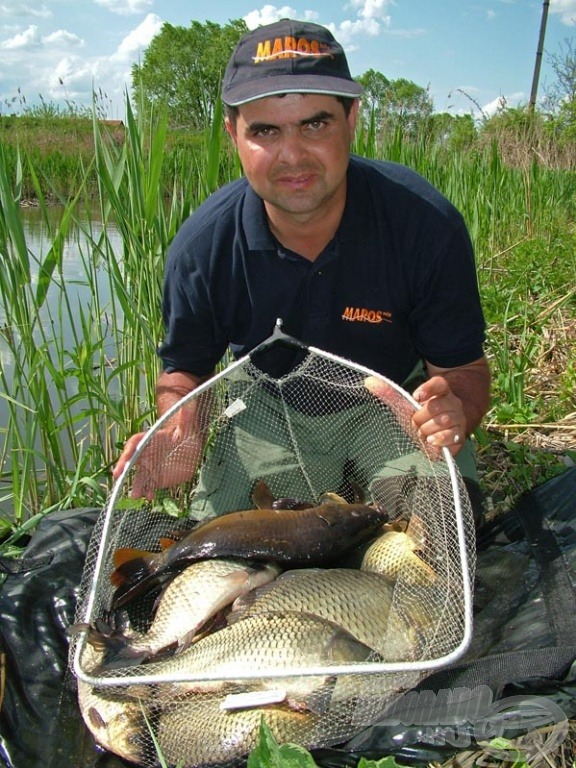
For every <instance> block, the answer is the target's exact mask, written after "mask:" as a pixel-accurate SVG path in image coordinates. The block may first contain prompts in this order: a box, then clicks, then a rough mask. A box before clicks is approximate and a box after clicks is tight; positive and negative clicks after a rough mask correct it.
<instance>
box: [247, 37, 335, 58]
mask: <svg viewBox="0 0 576 768" xmlns="http://www.w3.org/2000/svg"><path fill="white" fill-rule="evenodd" d="M297 56H332V52H331V50H330V46H328V45H326V44H325V43H320V42H319V41H318V40H308V39H307V38H305V37H300V38H295V37H277V38H275V39H274V40H263V41H262V42H260V43H258V47H257V49H256V56H254V63H255V64H259V63H260V62H262V61H271V60H272V61H273V60H274V59H295V58H296V57H297Z"/></svg>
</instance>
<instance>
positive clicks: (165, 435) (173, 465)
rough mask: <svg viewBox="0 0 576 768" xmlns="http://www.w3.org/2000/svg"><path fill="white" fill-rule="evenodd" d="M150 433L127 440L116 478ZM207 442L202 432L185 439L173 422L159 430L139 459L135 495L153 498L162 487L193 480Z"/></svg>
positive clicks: (135, 476) (136, 497)
mask: <svg viewBox="0 0 576 768" xmlns="http://www.w3.org/2000/svg"><path fill="white" fill-rule="evenodd" d="M146 434H147V433H146V432H138V433H137V434H135V435H132V437H130V438H129V439H128V440H127V441H126V444H125V446H124V449H123V450H122V453H121V454H120V457H119V458H118V461H117V462H116V465H115V467H114V469H113V470H112V476H113V478H114V480H118V478H119V477H120V476H121V474H122V473H123V472H124V470H125V469H126V466H127V465H128V463H129V462H130V461H131V460H132V458H133V456H134V454H135V452H136V449H137V448H138V446H139V445H140V442H141V441H142V440H143V439H144V437H145V436H146ZM203 445H204V441H203V440H202V439H200V437H199V436H198V435H190V436H188V437H186V438H184V437H183V435H182V433H181V430H180V429H179V428H178V427H173V426H171V425H170V424H168V425H167V426H165V427H163V428H162V429H158V430H156V432H155V434H154V435H153V436H152V437H151V438H150V440H149V441H148V443H147V444H146V445H145V447H144V448H143V450H142V453H141V454H140V455H139V456H138V458H137V459H136V462H135V466H134V470H135V471H134V476H133V479H132V490H131V496H132V498H134V499H139V498H145V499H147V500H148V501H152V500H153V499H154V494H155V492H156V491H157V490H158V489H159V488H170V487H172V486H175V485H180V483H185V482H188V481H189V480H191V479H192V477H193V476H194V472H195V471H196V468H197V466H198V463H199V462H200V459H201V457H202V451H203Z"/></svg>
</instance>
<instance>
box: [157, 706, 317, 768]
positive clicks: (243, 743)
mask: <svg viewBox="0 0 576 768" xmlns="http://www.w3.org/2000/svg"><path fill="white" fill-rule="evenodd" d="M220 702H221V698H220V697H218V696H199V697H195V698H193V699H191V700H186V701H178V702H176V703H175V704H174V705H172V706H169V707H166V708H165V709H164V710H163V711H162V713H161V715H160V718H159V722H158V730H157V733H156V739H157V742H158V748H159V751H160V753H161V754H162V755H163V757H164V759H165V760H166V762H167V764H168V765H178V766H179V767H180V768H209V767H210V766H214V768H215V767H216V766H219V767H220V766H222V765H228V764H236V761H238V760H240V759H242V758H244V757H246V756H247V755H248V754H249V753H250V752H251V751H252V750H253V749H254V748H255V747H256V746H257V744H258V739H259V731H260V724H261V721H262V719H264V721H265V722H266V724H267V726H268V727H269V728H270V731H271V732H272V736H273V737H274V738H275V740H276V741H277V742H278V743H280V744H282V743H286V742H292V743H298V744H301V745H306V747H307V748H308V749H312V748H314V747H316V746H320V745H322V744H323V743H324V740H325V738H326V728H325V721H323V718H322V717H321V716H317V715H314V714H312V713H309V712H296V711H294V710H290V709H286V708H283V707H281V706H267V707H255V708H250V709H240V710H225V709H221V707H220ZM323 725H324V727H322V726H323Z"/></svg>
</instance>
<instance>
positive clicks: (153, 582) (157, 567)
mask: <svg viewBox="0 0 576 768" xmlns="http://www.w3.org/2000/svg"><path fill="white" fill-rule="evenodd" d="M162 564H163V561H162V558H161V557H160V556H159V555H158V554H157V553H154V552H146V551H143V550H140V549H130V548H129V547H122V548H120V549H117V550H116V551H115V552H114V565H115V570H114V571H112V574H111V575H110V581H111V582H112V584H113V585H114V586H115V587H116V592H115V593H114V597H113V598H112V609H113V610H116V609H118V608H120V607H122V606H123V605H126V603H128V602H130V601H131V600H133V599H134V598H135V597H137V596H138V595H142V594H145V593H146V592H148V591H149V590H150V589H152V588H153V587H157V586H159V585H160V584H161V583H162V578H161V573H162Z"/></svg>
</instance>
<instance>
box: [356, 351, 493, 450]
mask: <svg viewBox="0 0 576 768" xmlns="http://www.w3.org/2000/svg"><path fill="white" fill-rule="evenodd" d="M428 371H429V373H430V376H431V378H430V379H428V380H427V381H425V382H424V383H423V384H421V385H420V386H419V387H418V389H416V391H415V392H414V394H413V397H414V399H415V400H416V401H417V402H418V403H419V404H420V408H418V409H416V410H414V408H413V406H412V405H411V404H410V402H409V401H408V400H407V399H406V398H405V397H404V396H403V395H402V394H400V393H399V392H397V391H396V390H395V389H394V388H393V387H391V386H389V385H388V384H386V383H385V382H383V381H381V380H380V379H377V378H376V377H374V376H369V377H368V378H367V379H366V381H365V385H366V388H367V389H368V390H369V391H370V392H372V393H373V394H374V395H376V396H377V397H379V398H380V399H381V400H383V401H384V402H385V403H387V405H389V406H390V408H391V409H392V410H393V411H394V413H395V415H396V418H397V419H398V421H399V423H400V424H401V425H402V426H403V427H404V429H405V430H406V431H407V432H408V433H409V434H412V435H413V437H419V438H420V439H421V440H422V441H423V442H424V444H425V445H426V447H427V449H428V450H429V452H430V453H431V454H432V453H434V454H437V453H438V451H439V450H440V449H441V448H443V447H446V448H447V449H448V450H449V451H450V453H451V454H452V456H456V454H457V453H458V452H459V451H460V449H461V448H462V444H463V442H464V440H466V438H467V437H469V436H470V435H471V434H472V432H473V431H474V430H475V429H476V427H477V426H478V425H479V423H480V421H481V419H482V417H483V416H484V414H485V413H486V411H487V410H488V406H489V403H490V372H489V369H488V364H487V362H486V360H485V358H480V359H479V360H475V361H474V362H472V363H470V364H468V365H463V366H460V367H457V368H445V369H443V368H437V367H435V366H433V365H431V364H430V363H428Z"/></svg>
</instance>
